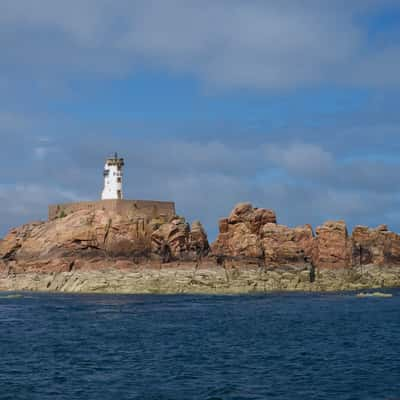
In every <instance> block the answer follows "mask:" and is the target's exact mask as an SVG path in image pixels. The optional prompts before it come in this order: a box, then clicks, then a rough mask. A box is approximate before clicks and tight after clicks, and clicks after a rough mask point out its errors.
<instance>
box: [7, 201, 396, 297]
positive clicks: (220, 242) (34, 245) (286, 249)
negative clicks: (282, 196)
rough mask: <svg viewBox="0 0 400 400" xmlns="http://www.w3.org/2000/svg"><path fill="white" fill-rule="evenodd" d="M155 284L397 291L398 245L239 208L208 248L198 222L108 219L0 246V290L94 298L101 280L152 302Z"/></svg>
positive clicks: (49, 229)
mask: <svg viewBox="0 0 400 400" xmlns="http://www.w3.org/2000/svg"><path fill="white" fill-rule="evenodd" d="M138 271H140V273H139V272H138ZM154 271H158V272H157V273H158V278H154V274H155V273H156V272H154ZM366 271H367V272H366ZM371 271H372V272H371ZM200 272H202V275H199V276H198V274H199V273H200ZM137 273H139V275H140V276H141V278H140V279H139V278H138V279H139V281H140V282H139V281H138V283H137V284H136V283H135V282H134V279H133V276H136V277H139V275H135V274H137ZM132 274H133V275H132ZM171 274H172V275H171ZM61 276H65V277H70V276H73V277H74V279H75V280H76V284H74V285H75V286H74V285H72V283H68V284H65V285H64V284H63V285H56V284H53V283H52V281H51V280H52V279H53V280H54V282H56V281H57V280H58V279H61V278H60V277H61ZM173 276H175V278H172V277H173ZM190 276H192V278H191V279H192V280H190V279H189V277H190ZM153 278H154V279H156V280H157V282H158V283H157V284H158V285H159V286H160V287H161V288H164V286H165V285H167V289H165V288H164V289H160V290H161V292H164V291H165V290H166V292H167V293H169V289H168V288H172V289H171V290H172V292H174V293H175V292H179V291H183V292H185V293H189V292H190V290H192V289H193V290H195V292H201V291H202V290H203V291H204V292H205V293H209V292H213V291H214V292H215V293H225V292H227V293H228V292H229V291H230V290H232V291H233V292H235V293H239V292H240V291H242V292H243V293H248V292H251V291H267V290H322V291H324V290H344V289H351V288H352V287H354V289H366V288H369V287H382V285H383V287H386V285H388V284H390V285H400V235H398V234H396V233H393V232H390V231H389V230H388V228H387V226H386V225H380V226H378V227H377V228H368V227H362V226H357V227H355V228H354V230H353V232H352V233H351V234H349V233H348V231H347V227H346V223H345V222H344V221H328V222H326V223H324V224H323V225H321V226H320V227H317V228H316V230H315V232H314V231H313V229H312V227H311V226H310V225H304V226H299V227H294V228H292V227H287V226H284V225H280V224H278V221H277V218H276V214H275V212H274V211H272V210H268V209H263V208H255V207H253V206H252V205H251V204H250V203H240V204H238V205H237V206H235V207H234V209H233V210H232V212H231V213H230V215H229V216H228V217H227V218H223V219H221V220H220V221H219V234H218V237H217V239H216V240H215V242H214V243H212V244H211V245H210V244H209V242H208V239H207V234H206V232H205V230H204V228H203V226H202V225H201V223H200V222H199V221H194V222H193V223H192V224H191V226H190V225H189V224H188V223H187V222H186V220H185V219H184V218H183V217H179V216H174V217H171V218H169V219H168V220H166V219H163V218H153V219H144V218H134V219H127V218H123V217H121V216H120V215H118V214H117V213H115V212H110V211H105V210H80V211H77V212H75V213H72V214H69V215H68V216H65V217H64V218H58V219H55V220H52V221H48V222H33V223H31V224H26V225H22V226H21V227H19V228H14V229H11V230H10V232H9V233H8V234H7V235H6V237H5V238H3V239H2V240H0V280H1V282H0V290H1V289H2V288H5V290H12V289H9V288H21V287H23V288H25V289H26V290H72V291H74V290H78V288H79V290H86V289H88V290H92V289H90V287H91V286H90V284H89V283H84V282H87V280H89V281H91V282H92V283H93V285H94V284H95V283H94V282H96V281H97V279H101V280H105V281H107V280H110V285H111V286H112V287H113V288H114V289H115V290H118V289H117V288H118V287H119V288H120V289H121V290H122V291H124V290H128V287H129V288H131V289H132V290H133V292H134V293H136V290H139V287H140V290H143V291H144V292H147V289H146V283H145V282H147V284H148V285H149V290H150V291H154V290H156V289H155V286H154V285H155V283H154V282H155V281H154V282H153V280H152V279H153ZM203 278H204V279H203ZM115 279H117V281H115V282H114V280H115ZM124 279H126V282H124ZM174 279H176V284H174V283H173V280H174ZM69 280H70V278H68V282H69ZM111 281H112V282H114V283H112V284H111ZM18 282H20V283H18ZM23 282H25V283H23ZM29 282H30V283H29ZM43 282H46V283H43ZM49 282H50V283H49ZM179 282H180V283H179ZM207 282H208V283H207ZM382 282H383V283H382ZM139 283H140V284H139ZM209 284H210V285H211V286H209ZM47 285H49V286H47ZM71 285H72V286H71ZM88 285H89V286H88ZM104 285H106V286H105V287H108V286H107V284H104ZM104 285H103V286H104ZM127 285H128V286H127ZM365 285H366V286H365ZM371 285H375V286H371ZM376 285H377V286H376ZM211 287H212V288H213V289H211ZM85 288H86V289H85ZM201 288H203V289H201ZM25 289H24V290H25ZM114 289H113V290H114ZM18 290H20V289H18ZM93 290H94V289H93ZM107 290H108V289H107ZM110 290H111V289H110Z"/></svg>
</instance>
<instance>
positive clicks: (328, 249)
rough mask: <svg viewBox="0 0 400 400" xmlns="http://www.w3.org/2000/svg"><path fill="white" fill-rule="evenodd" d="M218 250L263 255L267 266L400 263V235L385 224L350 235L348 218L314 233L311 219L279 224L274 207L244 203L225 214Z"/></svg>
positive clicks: (235, 256) (238, 256)
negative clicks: (308, 222) (299, 223)
mask: <svg viewBox="0 0 400 400" xmlns="http://www.w3.org/2000/svg"><path fill="white" fill-rule="evenodd" d="M212 252H213V254H215V255H220V256H223V257H227V258H231V259H232V260H236V261H238V262H239V263H240V262H244V261H245V260H247V261H248V260H249V259H254V260H255V259H257V260H258V262H259V263H261V264H262V265H264V266H265V267H276V266H280V267H282V266H291V267H296V266H298V267H301V266H304V267H306V266H307V265H308V266H311V267H315V268H317V269H342V268H350V267H359V266H363V265H375V266H382V267H383V266H400V236H399V235H397V234H396V233H393V232H389V231H388V229H387V227H386V226H385V225H382V226H379V227H378V228H375V229H370V228H366V227H356V228H355V229H354V231H353V233H352V235H350V236H349V234H348V232H347V227H346V223H345V222H344V221H328V222H326V223H324V224H323V225H322V226H320V227H317V229H316V231H315V235H314V233H313V230H312V228H311V226H310V225H304V226H300V227H295V228H289V227H287V226H283V225H278V224H277V221H276V216H275V213H274V212H273V211H271V210H266V209H257V208H253V207H252V205H251V204H248V203H243V204H238V205H237V206H236V207H235V208H234V209H233V211H232V212H231V214H230V216H229V217H228V218H224V219H221V220H220V222H219V235H218V237H217V240H216V241H215V242H214V243H213V244H212Z"/></svg>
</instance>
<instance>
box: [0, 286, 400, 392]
mask: <svg viewBox="0 0 400 400" xmlns="http://www.w3.org/2000/svg"><path fill="white" fill-rule="evenodd" d="M392 293H393V294H394V297H392V298H389V299H381V298H366V299H359V298H355V297H354V294H279V295H278V294H274V295H256V296H217V297H216V296H110V295H109V296H103V295H62V294H59V295H45V294H24V295H23V297H22V298H4V296H5V294H0V399H1V400H3V399H13V400H16V399H40V400H45V399H113V400H117V399H143V400H146V399H149V400H150V399H154V400H162V399H173V400H177V399H182V400H183V399H185V400H186V399H209V400H211V399H213V400H216V399H335V400H336V399H354V400H358V399H400V291H393V292H392Z"/></svg>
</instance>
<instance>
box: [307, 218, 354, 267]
mask: <svg viewBox="0 0 400 400" xmlns="http://www.w3.org/2000/svg"><path fill="white" fill-rule="evenodd" d="M350 244H351V242H350V240H349V237H348V233H347V227H346V223H345V222H344V221H328V222H325V224H323V225H322V226H320V227H318V228H317V229H316V237H315V241H314V253H313V263H314V264H315V265H316V266H317V267H318V268H331V269H332V268H345V267H348V266H350V251H351V249H350Z"/></svg>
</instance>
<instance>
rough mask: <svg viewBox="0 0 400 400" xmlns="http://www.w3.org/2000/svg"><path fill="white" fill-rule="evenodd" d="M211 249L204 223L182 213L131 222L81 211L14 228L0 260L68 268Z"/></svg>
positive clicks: (26, 267)
mask: <svg viewBox="0 0 400 400" xmlns="http://www.w3.org/2000/svg"><path fill="white" fill-rule="evenodd" d="M207 251H208V241H207V236H206V235H205V232H204V229H203V227H202V226H201V224H200V223H198V222H197V223H195V224H194V225H193V230H191V229H190V227H189V225H188V224H187V223H186V221H185V219H184V218H181V217H174V218H172V219H171V220H170V221H161V220H157V219H155V220H150V221H145V220H143V219H139V220H138V219H136V220H132V221H128V220H126V219H124V218H122V217H121V216H119V215H118V214H116V213H110V212H109V211H104V210H94V211H89V210H81V211H77V212H75V213H72V214H70V215H68V216H66V217H64V218H58V219H55V220H53V221H49V222H35V223H31V224H27V225H23V226H21V227H19V228H15V229H12V230H11V231H10V232H9V233H8V235H7V236H6V237H5V238H4V240H2V242H0V260H2V261H3V264H5V265H6V267H8V268H11V269H12V270H13V271H30V270H31V271H32V270H45V271H69V270H71V269H73V268H75V269H76V268H78V266H79V267H82V268H83V267H85V268H89V267H90V266H91V265H94V264H95V263H96V261H98V260H99V259H100V260H103V261H104V264H107V263H108V262H109V260H113V259H114V260H121V259H125V260H127V261H129V262H132V263H137V262H144V261H148V260H151V261H155V262H159V261H161V262H168V261H171V260H174V259H184V260H191V259H193V260H195V259H197V258H198V257H199V256H201V255H205V254H206V253H207Z"/></svg>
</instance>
